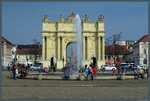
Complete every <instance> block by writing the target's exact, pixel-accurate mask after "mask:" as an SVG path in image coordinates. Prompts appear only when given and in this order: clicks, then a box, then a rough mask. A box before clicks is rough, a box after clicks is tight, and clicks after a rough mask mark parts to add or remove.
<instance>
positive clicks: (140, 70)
mask: <svg viewBox="0 0 150 101" xmlns="http://www.w3.org/2000/svg"><path fill="white" fill-rule="evenodd" d="M145 71H146V70H145V69H144V68H136V69H135V70H134V75H135V76H137V78H138V79H142V78H143V74H144V72H145Z"/></svg>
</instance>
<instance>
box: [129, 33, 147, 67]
mask: <svg viewBox="0 0 150 101" xmlns="http://www.w3.org/2000/svg"><path fill="white" fill-rule="evenodd" d="M131 59H132V60H134V61H135V65H145V66H147V67H148V35H145V36H143V37H142V38H140V39H139V40H138V41H137V43H136V44H135V45H134V46H133V53H132V56H131Z"/></svg>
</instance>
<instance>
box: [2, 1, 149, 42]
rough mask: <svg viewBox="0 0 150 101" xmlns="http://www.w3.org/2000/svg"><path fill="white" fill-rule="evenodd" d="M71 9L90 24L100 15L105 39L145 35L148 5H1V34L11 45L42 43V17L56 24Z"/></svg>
mask: <svg viewBox="0 0 150 101" xmlns="http://www.w3.org/2000/svg"><path fill="white" fill-rule="evenodd" d="M72 10H74V11H75V13H76V14H79V15H80V17H83V16H85V14H87V15H88V16H90V21H91V22H96V20H97V18H98V15H100V14H103V15H104V20H105V30H106V33H105V37H106V38H107V37H108V36H111V35H113V34H119V33H120V32H123V33H122V37H121V40H138V39H139V38H141V37H142V36H143V35H145V34H147V33H148V3H147V2H2V35H3V36H4V37H5V38H6V39H8V40H9V41H10V42H12V43H14V44H32V43H33V39H37V40H38V41H40V42H42V37H41V36H42V34H41V32H40V31H41V30H42V16H43V15H45V14H47V15H48V16H49V19H50V21H52V22H56V21H57V18H58V16H59V15H60V14H62V16H63V17H67V16H70V14H71V12H72Z"/></svg>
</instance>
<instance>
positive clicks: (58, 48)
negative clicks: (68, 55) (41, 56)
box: [57, 37, 60, 60]
mask: <svg viewBox="0 0 150 101" xmlns="http://www.w3.org/2000/svg"><path fill="white" fill-rule="evenodd" d="M57 59H58V60H60V37H57Z"/></svg>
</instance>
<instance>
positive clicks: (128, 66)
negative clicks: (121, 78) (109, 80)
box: [120, 63, 135, 71]
mask: <svg viewBox="0 0 150 101" xmlns="http://www.w3.org/2000/svg"><path fill="white" fill-rule="evenodd" d="M120 65H121V69H122V70H128V71H129V70H134V69H135V66H134V64H133V63H121V64H120Z"/></svg>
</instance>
